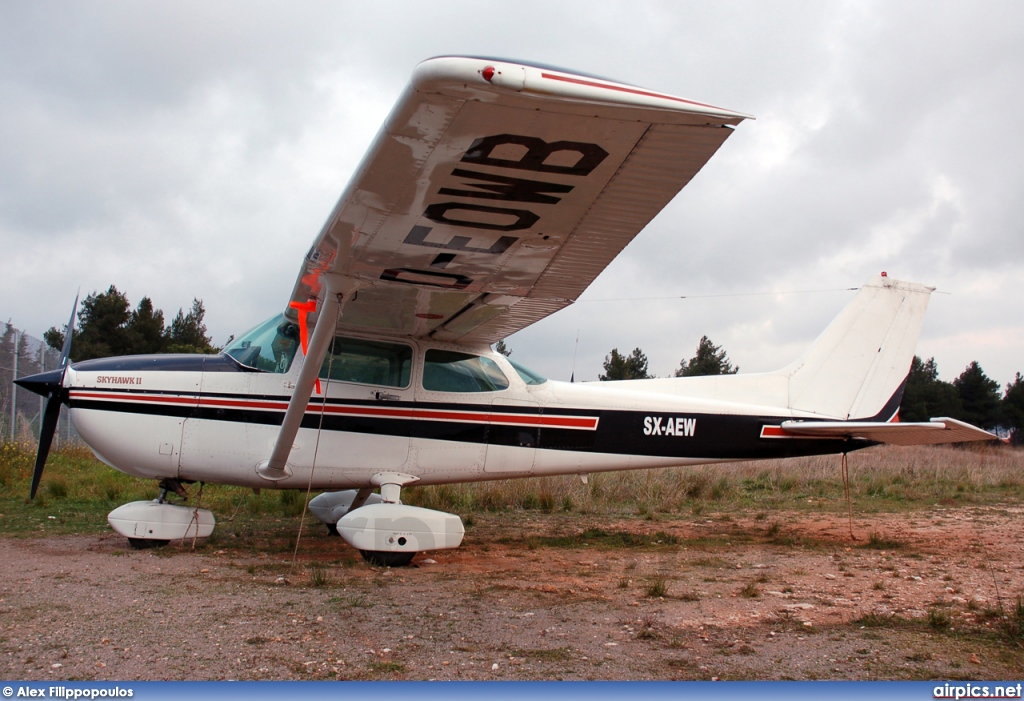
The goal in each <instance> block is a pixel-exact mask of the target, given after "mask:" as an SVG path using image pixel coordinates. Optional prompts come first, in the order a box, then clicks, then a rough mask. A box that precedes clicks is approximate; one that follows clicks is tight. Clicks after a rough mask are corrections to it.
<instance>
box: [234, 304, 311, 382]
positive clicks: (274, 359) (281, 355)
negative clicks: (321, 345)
mask: <svg viewBox="0 0 1024 701" xmlns="http://www.w3.org/2000/svg"><path fill="white" fill-rule="evenodd" d="M298 348H299V325H298V324H296V323H294V322H292V321H289V320H288V319H287V318H286V317H285V315H284V314H278V315H277V316H275V317H273V318H271V319H267V320H266V321H264V322H263V323H262V324H260V325H259V326H257V327H256V328H254V329H252V330H251V331H249V332H247V333H244V334H242V336H241V337H239V338H236V339H235V340H234V341H232V342H231V343H229V344H228V347H227V348H225V349H224V352H225V353H226V354H227V355H230V356H231V357H232V358H234V359H235V360H237V361H238V362H239V363H241V364H242V365H245V366H247V367H250V368H255V369H256V370H262V371H263V372H278V373H284V372H288V368H290V367H291V365H292V359H293V358H295V351H296V350H298Z"/></svg>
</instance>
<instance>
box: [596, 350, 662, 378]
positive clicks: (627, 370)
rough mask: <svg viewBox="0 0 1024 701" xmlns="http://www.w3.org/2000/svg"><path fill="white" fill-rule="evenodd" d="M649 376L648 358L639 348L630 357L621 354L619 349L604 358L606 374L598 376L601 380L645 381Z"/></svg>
mask: <svg viewBox="0 0 1024 701" xmlns="http://www.w3.org/2000/svg"><path fill="white" fill-rule="evenodd" d="M649 377H650V375H648V374H647V356H646V355H644V352H643V351H642V350H640V349H639V348H634V349H633V352H632V353H630V354H629V356H624V355H621V354H620V353H619V349H618V348H612V352H611V354H609V355H606V356H605V358H604V374H603V375H598V378H597V379H599V380H602V381H604V380H644V379H647V378H649Z"/></svg>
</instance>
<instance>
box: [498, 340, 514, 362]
mask: <svg viewBox="0 0 1024 701" xmlns="http://www.w3.org/2000/svg"><path fill="white" fill-rule="evenodd" d="M494 350H495V351H496V352H498V353H501V354H502V355H503V356H505V357H506V358H507V357H509V356H510V355H512V351H511V350H509V347H508V346H506V345H505V339H504V338H503V339H501V340H500V341H498V342H497V343H495V344H494Z"/></svg>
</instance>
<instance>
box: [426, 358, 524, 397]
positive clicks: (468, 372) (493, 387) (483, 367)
mask: <svg viewBox="0 0 1024 701" xmlns="http://www.w3.org/2000/svg"><path fill="white" fill-rule="evenodd" d="M423 389H429V390H432V391H434V392H498V391H501V390H503V389H508V378H507V377H505V375H504V373H502V372H501V368H499V367H498V364H497V363H495V362H494V361H493V360H491V359H490V358H484V357H482V356H479V355H470V354H468V353H458V352H456V351H446V350H436V349H431V350H428V351H427V354H426V363H425V364H424V365H423Z"/></svg>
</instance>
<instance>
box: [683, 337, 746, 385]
mask: <svg viewBox="0 0 1024 701" xmlns="http://www.w3.org/2000/svg"><path fill="white" fill-rule="evenodd" d="M737 372H739V368H738V367H734V366H733V364H732V363H731V362H730V361H729V356H728V355H727V354H726V352H725V350H723V349H722V347H721V346H716V345H715V344H714V343H712V342H711V339H710V338H708V337H707V336H701V338H700V343H698V344H697V353H696V355H694V356H693V357H692V358H690V360H689V361H686V360H682V361H680V362H679V369H678V370H676V377H696V376H697V375H735V374H736V373H737Z"/></svg>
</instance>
